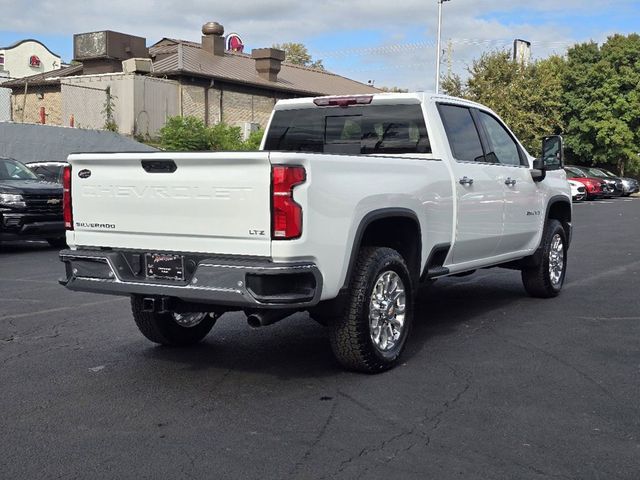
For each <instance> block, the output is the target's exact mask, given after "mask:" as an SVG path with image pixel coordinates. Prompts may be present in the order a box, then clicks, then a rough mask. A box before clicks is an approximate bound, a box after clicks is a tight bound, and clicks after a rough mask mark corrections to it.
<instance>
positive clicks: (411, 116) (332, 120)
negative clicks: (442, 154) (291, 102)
mask: <svg viewBox="0 0 640 480" xmlns="http://www.w3.org/2000/svg"><path fill="white" fill-rule="evenodd" d="M265 149H266V150H279V151H295V152H305V151H307V152H317V153H341V154H374V153H378V154H403V153H431V143H430V142H429V136H428V134H427V128H426V125H425V122H424V116H423V114H422V109H421V107H420V105H417V104H416V105H369V106H352V107H347V108H339V107H337V108H336V107H329V108H304V109H298V110H278V111H276V113H275V114H274V116H273V120H272V122H271V126H270V127H269V132H268V134H267V139H266V141H265Z"/></svg>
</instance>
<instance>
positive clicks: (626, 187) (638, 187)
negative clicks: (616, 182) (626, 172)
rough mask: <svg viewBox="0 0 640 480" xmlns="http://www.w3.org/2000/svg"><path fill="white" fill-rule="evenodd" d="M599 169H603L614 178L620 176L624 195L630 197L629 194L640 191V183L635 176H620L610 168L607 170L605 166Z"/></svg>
mask: <svg viewBox="0 0 640 480" xmlns="http://www.w3.org/2000/svg"><path fill="white" fill-rule="evenodd" d="M599 170H602V171H603V172H604V173H606V174H607V175H609V176H610V177H612V178H619V179H620V180H622V190H623V193H622V195H623V196H625V197H628V196H629V195H631V194H633V193H638V192H639V191H640V183H639V182H638V180H636V179H635V178H630V177H620V176H618V175H616V174H615V173H612V172H610V171H609V170H606V169H604V168H599Z"/></svg>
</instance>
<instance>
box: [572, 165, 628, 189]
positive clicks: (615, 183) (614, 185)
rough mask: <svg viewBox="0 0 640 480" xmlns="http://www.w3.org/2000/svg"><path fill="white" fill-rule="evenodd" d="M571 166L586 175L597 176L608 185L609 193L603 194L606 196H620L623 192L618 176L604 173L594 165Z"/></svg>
mask: <svg viewBox="0 0 640 480" xmlns="http://www.w3.org/2000/svg"><path fill="white" fill-rule="evenodd" d="M572 167H573V168H577V169H579V170H581V171H582V172H584V173H585V175H587V176H588V177H593V178H599V179H600V180H602V181H603V182H604V183H606V184H607V186H608V187H609V194H608V195H605V196H608V197H621V196H622V195H623V194H624V189H623V186H622V179H620V178H619V177H610V176H609V175H607V174H606V173H604V172H603V171H602V170H600V169H599V168H595V167H582V166H575V165H572Z"/></svg>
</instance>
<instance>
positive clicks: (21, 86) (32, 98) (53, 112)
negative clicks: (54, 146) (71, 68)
mask: <svg viewBox="0 0 640 480" xmlns="http://www.w3.org/2000/svg"><path fill="white" fill-rule="evenodd" d="M113 116H114V108H113V99H112V97H111V94H110V88H109V87H108V86H107V87H104V88H98V87H93V86H84V85H72V84H65V83H63V82H55V81H53V82H52V81H42V80H40V81H32V82H29V81H28V80H25V79H14V78H7V77H0V122H16V123H37V124H46V125H56V126H67V127H77V128H91V129H96V130H101V129H108V128H109V127H110V126H112V125H113Z"/></svg>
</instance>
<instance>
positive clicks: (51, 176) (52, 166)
mask: <svg viewBox="0 0 640 480" xmlns="http://www.w3.org/2000/svg"><path fill="white" fill-rule="evenodd" d="M25 165H26V166H27V167H29V169H30V170H31V171H32V172H33V173H35V174H36V175H37V176H38V177H40V178H41V179H43V180H46V181H47V182H52V183H59V184H61V185H62V170H63V169H64V167H65V166H66V165H68V163H67V162H29V163H26V164H25Z"/></svg>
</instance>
